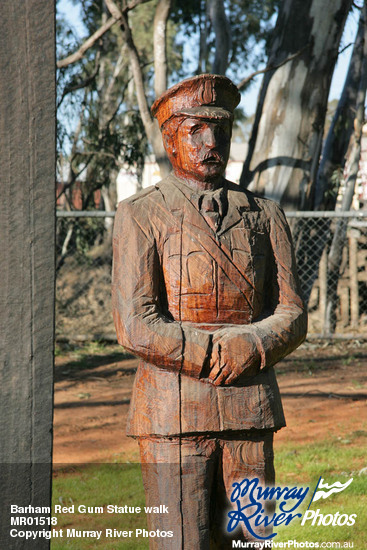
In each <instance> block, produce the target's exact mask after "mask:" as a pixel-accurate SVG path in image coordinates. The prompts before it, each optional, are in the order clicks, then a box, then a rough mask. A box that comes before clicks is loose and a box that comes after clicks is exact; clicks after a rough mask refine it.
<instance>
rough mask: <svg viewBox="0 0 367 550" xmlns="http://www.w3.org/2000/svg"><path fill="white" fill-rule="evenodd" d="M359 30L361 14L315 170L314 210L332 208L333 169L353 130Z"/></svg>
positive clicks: (360, 44)
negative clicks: (335, 105)
mask: <svg viewBox="0 0 367 550" xmlns="http://www.w3.org/2000/svg"><path fill="white" fill-rule="evenodd" d="M361 13H362V12H361ZM363 33H364V21H363V17H362V15H361V17H360V20H359V27H358V33H357V37H356V41H355V44H354V48H353V53H352V56H351V59H350V63H349V68H348V74H347V77H346V79H345V84H344V87H343V92H342V95H341V97H340V100H339V102H338V107H337V109H336V111H335V114H334V116H333V120H332V122H331V125H330V129H329V132H328V135H327V138H326V141H325V145H324V148H323V152H322V158H321V162H320V167H319V170H318V173H317V178H316V189H315V205H314V206H315V210H334V208H335V204H336V198H337V195H338V190H339V186H338V185H336V186H335V185H334V184H335V182H333V179H335V174H336V173H337V172H339V173H340V174H341V175H342V174H343V168H344V164H345V156H346V153H347V149H348V145H349V142H350V138H351V136H352V133H353V122H354V118H355V110H356V101H357V92H358V86H359V83H360V79H361V65H362V59H363ZM333 176H334V178H333ZM340 179H341V178H340Z"/></svg>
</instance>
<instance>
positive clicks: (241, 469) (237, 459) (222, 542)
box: [216, 433, 275, 550]
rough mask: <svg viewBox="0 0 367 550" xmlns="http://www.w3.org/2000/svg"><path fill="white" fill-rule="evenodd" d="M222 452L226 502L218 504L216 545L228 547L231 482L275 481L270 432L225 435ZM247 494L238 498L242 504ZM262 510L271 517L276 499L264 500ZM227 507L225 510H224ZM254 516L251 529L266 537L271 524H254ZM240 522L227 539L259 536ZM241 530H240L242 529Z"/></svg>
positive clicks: (222, 441)
mask: <svg viewBox="0 0 367 550" xmlns="http://www.w3.org/2000/svg"><path fill="white" fill-rule="evenodd" d="M221 446H222V449H223V452H222V472H223V484H224V489H225V495H223V498H224V499H225V501H226V502H223V503H222V504H221V506H220V507H221V508H222V512H221V520H218V522H217V523H218V526H219V524H220V523H221V528H220V529H218V530H217V533H216V544H217V548H218V550H219V549H224V548H227V547H228V548H231V546H230V545H229V544H228V536H227V527H228V520H229V517H228V511H230V510H231V509H233V504H231V495H232V492H233V483H234V482H241V481H242V480H243V479H246V478H247V479H254V478H257V479H258V480H259V482H258V485H259V486H261V487H263V488H264V487H265V486H273V485H274V481H275V472H274V455H273V434H272V433H267V434H265V435H263V434H261V433H257V434H251V435H248V437H246V438H244V439H241V440H231V439H224V440H221ZM249 502H250V501H249V499H248V498H247V497H244V498H241V506H245V505H246V504H249ZM263 507H264V512H263V513H262V516H265V515H266V516H268V517H270V518H272V516H273V514H274V512H275V502H272V501H265V502H264V506H263ZM225 510H226V511H225ZM255 510H256V509H255V508H252V509H249V511H248V515H251V513H252V512H255ZM224 511H225V512H224ZM253 522H254V520H250V523H251V527H252V530H253V531H254V532H255V533H256V535H257V536H260V537H266V536H268V535H269V534H271V532H272V529H271V527H268V528H265V527H264V525H260V526H256V527H255V526H254V523H253ZM240 525H241V526H238V528H237V529H236V530H235V531H233V532H232V533H231V536H230V539H231V540H232V539H241V540H246V541H257V540H259V539H258V538H257V537H256V536H254V535H253V534H251V533H250V532H249V530H248V529H247V527H246V525H245V523H243V522H241V524H240ZM241 531H242V532H241Z"/></svg>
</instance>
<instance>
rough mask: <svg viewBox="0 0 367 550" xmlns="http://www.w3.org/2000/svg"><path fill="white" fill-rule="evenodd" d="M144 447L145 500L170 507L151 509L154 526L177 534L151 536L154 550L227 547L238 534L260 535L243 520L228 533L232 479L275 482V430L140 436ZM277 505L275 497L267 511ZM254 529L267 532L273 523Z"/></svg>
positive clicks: (240, 537)
mask: <svg viewBox="0 0 367 550" xmlns="http://www.w3.org/2000/svg"><path fill="white" fill-rule="evenodd" d="M139 447H140V457H141V465H142V474H143V483H144V489H145V495H146V506H147V507H158V506H159V505H165V506H167V508H168V513H165V512H163V513H148V514H147V519H148V528H149V531H154V532H155V533H156V534H157V532H162V531H165V532H166V533H167V532H168V531H171V532H173V537H167V536H166V537H159V536H153V537H152V536H150V538H149V544H150V545H149V548H150V549H151V550H209V549H210V550H226V549H227V548H228V549H229V548H232V540H233V539H234V540H241V541H243V542H244V541H246V542H249V541H257V540H258V539H257V538H254V537H253V536H252V535H251V534H250V533H249V532H248V530H247V529H246V527H245V526H244V524H243V523H242V524H241V526H238V528H237V529H236V530H235V531H233V532H232V533H228V531H227V525H228V519H229V518H228V512H229V511H230V510H233V504H231V501H230V496H231V494H232V491H233V487H232V484H233V483H234V482H240V481H242V480H243V479H245V478H258V479H259V485H261V486H262V487H264V486H265V485H267V486H272V485H274V480H275V473H274V463H273V458H274V456H273V432H271V431H269V430H263V431H251V432H246V433H244V432H238V433H233V432H231V433H228V432H223V433H220V434H209V435H207V434H205V435H200V434H195V435H190V436H181V437H140V438H139ZM244 503H245V500H244V499H242V500H241V504H242V505H243V504H244ZM274 511H275V505H274V503H273V502H266V503H265V513H266V514H267V515H270V516H272V514H273V513H274ZM156 512H157V510H156ZM249 515H250V514H249ZM255 532H256V534H257V535H260V536H264V535H268V534H269V528H267V530H266V529H264V528H263V527H256V528H255ZM270 532H271V530H270Z"/></svg>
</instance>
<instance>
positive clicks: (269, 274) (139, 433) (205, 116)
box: [112, 75, 307, 550]
mask: <svg viewBox="0 0 367 550" xmlns="http://www.w3.org/2000/svg"><path fill="white" fill-rule="evenodd" d="M238 101H239V96H238V91H237V90H236V88H235V87H234V86H233V84H232V83H231V82H230V81H228V79H226V78H225V77H217V76H214V75H202V76H199V77H194V78H192V79H188V80H187V81H185V82H184V83H182V84H181V85H176V86H174V87H173V88H171V89H170V90H168V91H167V92H166V93H165V94H163V96H161V98H159V99H158V100H157V101H156V102H155V104H154V105H153V107H152V111H153V113H154V114H155V116H156V117H157V119H158V122H159V124H160V126H161V130H162V135H163V141H164V145H165V148H166V151H167V154H168V157H169V159H170V161H171V164H172V166H173V173H172V174H171V175H170V176H168V177H167V178H165V179H164V180H163V181H161V182H160V183H158V184H157V185H155V186H152V187H150V188H148V189H147V190H145V191H143V192H141V193H139V194H137V195H134V196H133V197H131V198H129V199H127V200H125V201H123V202H122V203H120V204H119V206H118V209H117V212H116V218H115V228H114V241H113V252H114V259H113V284H112V302H113V316H114V321H115V326H116V332H117V338H118V341H119V343H120V344H122V345H123V346H124V347H125V348H126V349H128V350H130V351H132V352H133V353H134V354H136V355H137V356H139V357H140V358H141V362H140V365H139V368H138V372H137V375H136V378H135V383H134V389H133V395H132V400H131V406H130V413H129V420H128V428H127V429H128V434H130V435H133V436H136V437H139V438H140V439H139V441H140V448H141V460H142V464H143V472H144V479H145V489H146V495H147V500H148V501H149V502H152V501H154V499H156V500H158V503H159V500H160V499H161V498H162V495H166V496H167V498H168V496H170V497H172V498H171V500H170V501H171V502H172V506H173V507H175V506H176V507H177V506H179V514H178V515H177V514H176V515H177V518H176V520H174V521H175V522H174V525H176V527H175V531H176V532H177V533H180V534H181V535H180V537H179V542H177V538H176V539H175V542H174V543H173V542H172V541H171V542H170V541H167V540H166V541H159V542H151V545H152V546H151V547H152V548H162V549H163V548H167V549H168V548H186V549H187V550H191V549H193V548H195V549H196V548H197V549H202V550H204V549H205V550H206V549H207V548H208V540H209V539H208V538H205V536H204V532H207V531H208V529H209V531H210V530H212V532H211V535H213V532H214V531H213V528H214V525H213V522H212V523H211V527H209V525H210V518H209V515H210V514H209V508H210V506H209V508H208V507H205V506H204V507H203V521H204V523H205V528H204V527H200V529H199V531H200V533H201V534H202V536H201V535H200V536H199V537H198V538H197V539H195V542H193V541H191V542H188V539H187V535H184V530H183V529H182V528H181V527H180V525H181V526H182V525H183V524H184V523H185V522H186V520H187V522H188V530H189V532H190V533H192V534H193V533H195V532H197V527H198V521H199V519H197V520H195V518H194V517H193V515H192V514H191V515H190V514H187V513H186V512H187V511H188V510H189V509H190V504H189V502H188V500H187V499H188V498H189V497H188V495H189V494H190V492H195V490H196V489H197V485H198V484H199V486H200V483H201V477H202V475H204V474H203V473H202V472H201V467H202V461H201V459H198V460H197V457H201V458H203V457H204V456H206V453H207V450H208V448H209V447H210V445H209V447H208V445H207V442H208V438H209V439H210V440H211V441H212V445H214V448H215V449H217V451H216V452H213V453H211V458H210V460H209V459H208V465H207V467H204V470H205V471H206V473H205V475H204V477H205V480H204V481H203V484H202V485H201V489H199V490H198V494H197V499H198V500H199V502H200V501H201V500H205V498H206V496H205V495H207V491H208V490H209V487H210V488H211V489H210V490H212V492H213V494H212V496H211V497H210V498H211V502H212V503H213V502H215V501H216V500H217V499H218V498H219V492H220V487H221V486H222V488H223V479H224V478H223V476H224V477H225V476H226V475H227V476H228V477H229V478H230V479H234V477H235V476H236V472H237V473H238V475H242V476H251V475H253V472H254V471H256V472H258V474H259V478H260V479H261V480H263V481H264V482H265V481H267V482H271V476H270V477H269V476H268V475H267V474H266V472H267V471H269V469H270V470H271V469H272V468H273V463H272V447H271V443H270V442H269V449H270V451H271V452H270V454H269V456H268V458H267V460H265V459H260V455H258V454H257V452H256V442H255V441H254V440H253V439H251V438H253V437H254V434H255V435H256V436H257V437H268V435H269V434H270V432H273V431H274V430H277V429H279V428H281V427H282V426H284V425H285V420H284V415H283V410H282V405H281V400H280V395H279V390H278V386H277V382H276V378H275V373H274V369H273V366H274V365H275V364H276V363H277V362H278V361H279V360H280V359H281V358H282V357H284V356H285V355H287V354H288V353H290V352H291V351H292V350H293V349H295V348H296V347H297V346H298V345H299V344H300V343H301V342H302V341H303V340H304V338H305V334H306V325H307V320H306V311H305V308H304V304H303V301H302V299H301V297H300V288H299V281H298V277H297V271H296V264H295V257H294V252H293V246H292V240H291V236H290V231H289V228H288V225H287V222H286V220H285V216H284V213H283V212H282V211H281V209H280V208H279V207H278V206H277V205H276V204H275V203H273V202H272V201H269V200H266V199H263V198H261V197H258V196H256V195H254V194H252V193H250V192H247V191H245V190H243V189H242V188H240V187H239V186H237V185H235V184H232V183H231V182H228V181H226V180H225V179H224V178H223V174H224V171H225V167H226V164H227V161H228V156H229V145H230V137H231V121H232V111H233V109H234V108H235V106H236V105H237V104H238ZM271 435H272V434H271ZM223 439H224V440H228V441H231V443H230V444H228V445H227V446H226V445H224V444H223V445H222V444H220V441H222V440H223ZM244 440H246V445H245V444H244ZM186 444H187V445H186ZM187 446H188V447H191V448H195V449H196V450H195V452H194V453H191V454H189V455H188V456H186V455H185V454H184V453H185V452H186V451H185V449H186V450H187V448H188V447H187ZM231 446H232V447H233V448H236V449H237V450H236V452H235V453H234V454H235V455H236V459H235V460H232V459H231V457H230V455H229V454H228V452H227V451H228V448H229V447H231ZM172 449H174V450H176V451H177V460H173V454H172ZM225 449H227V451H225ZM240 449H242V450H240ZM245 449H246V452H245ZM242 451H243V452H242ZM209 454H210V453H209ZM270 455H271V456H270ZM218 456H219V458H218ZM185 457H186V458H185ZM249 457H252V458H251V459H250V458H249ZM256 457H257V458H256ZM186 459H187V462H186ZM198 461H199V462H200V464H201V466H199V465H198V464H199V462H198ZM175 464H176V466H177V465H178V466H177V468H178V470H177V472H176V474H175ZM158 466H159V467H158ZM169 467H172V468H173V470H172V471H171V470H169ZM177 468H176V469H177ZM164 471H166V473H165V474H164ZM272 471H273V470H272ZM167 472H168V473H167ZM200 472H201V473H200ZM225 472H227V474H225ZM188 473H190V475H188ZM216 476H217V478H216ZM218 476H219V477H218ZM220 476H222V478H221V479H222V483H220V482H219V481H218V479H219V478H220ZM174 479H176V482H175V483H173V480H174ZM177 480H178V481H177ZM188 480H190V481H188ZM171 482H172V486H170V483H171ZM186 483H188V485H187V486H186ZM226 490H227V489H226ZM226 490H223V491H224V493H225V492H226ZM223 491H222V492H223ZM227 497H228V491H227ZM158 503H157V504H158ZM227 505H228V501H226V498H224V500H223V506H222V508H221V510H222V513H224V512H223V511H224V510H225V509H226V507H227ZM185 510H186V512H185ZM185 518H186V519H185ZM187 518H189V519H187ZM149 521H150V522H151V524H153V523H154V521H153V519H152V518H150V519H149ZM223 521H224V520H223ZM152 522H153V523H152ZM177 522H178V523H177ZM180 522H181V523H180ZM244 536H245V537H246V539H248V540H251V537H247V535H246V533H245V534H244ZM189 537H190V535H189ZM185 538H186V542H185ZM215 544H216V543H215V542H213V546H211V548H217V547H218V548H225V547H227V546H226V545H223V544H224V543H223V541H222V542H221V543H220V544H219V546H216V545H215Z"/></svg>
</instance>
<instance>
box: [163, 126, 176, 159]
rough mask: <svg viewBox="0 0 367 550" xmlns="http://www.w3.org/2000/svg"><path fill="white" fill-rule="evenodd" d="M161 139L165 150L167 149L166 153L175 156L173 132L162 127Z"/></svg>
mask: <svg viewBox="0 0 367 550" xmlns="http://www.w3.org/2000/svg"><path fill="white" fill-rule="evenodd" d="M162 139H163V145H164V148H165V150H166V151H167V153H168V155H172V156H174V157H175V156H176V155H177V150H176V145H175V138H174V134H172V132H170V131H169V129H168V128H167V129H164V130H163V131H162Z"/></svg>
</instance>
